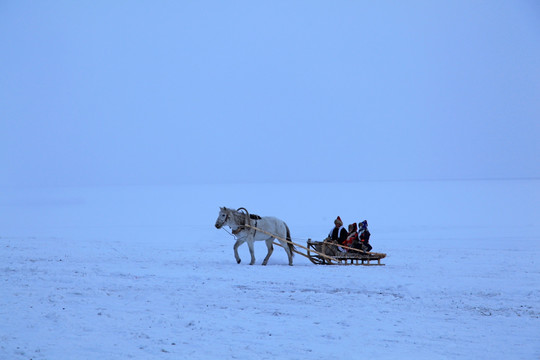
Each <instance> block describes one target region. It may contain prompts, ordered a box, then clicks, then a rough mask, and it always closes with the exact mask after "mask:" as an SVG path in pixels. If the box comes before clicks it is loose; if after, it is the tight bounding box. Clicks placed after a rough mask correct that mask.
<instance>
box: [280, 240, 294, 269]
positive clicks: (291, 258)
mask: <svg viewBox="0 0 540 360" xmlns="http://www.w3.org/2000/svg"><path fill="white" fill-rule="evenodd" d="M279 242H280V243H281V246H283V248H284V249H285V252H286V253H287V257H288V258H289V265H290V266H292V264H293V254H292V253H291V249H289V244H288V243H287V242H285V241H281V240H279Z"/></svg>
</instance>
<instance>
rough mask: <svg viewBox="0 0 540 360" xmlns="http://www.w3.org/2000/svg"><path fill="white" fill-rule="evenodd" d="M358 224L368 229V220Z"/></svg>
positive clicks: (361, 227)
mask: <svg viewBox="0 0 540 360" xmlns="http://www.w3.org/2000/svg"><path fill="white" fill-rule="evenodd" d="M358 225H359V226H360V229H367V220H364V221H362V222H359V223H358Z"/></svg>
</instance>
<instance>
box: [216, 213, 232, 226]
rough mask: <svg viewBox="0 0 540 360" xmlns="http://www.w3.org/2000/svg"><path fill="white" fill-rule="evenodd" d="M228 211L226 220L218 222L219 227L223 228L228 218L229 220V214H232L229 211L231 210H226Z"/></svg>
mask: <svg viewBox="0 0 540 360" xmlns="http://www.w3.org/2000/svg"><path fill="white" fill-rule="evenodd" d="M226 211H227V216H225V220H223V221H222V222H221V223H220V224H217V225H218V229H221V228H222V227H223V225H225V223H226V222H227V220H229V215H230V214H231V213H230V212H229V210H226Z"/></svg>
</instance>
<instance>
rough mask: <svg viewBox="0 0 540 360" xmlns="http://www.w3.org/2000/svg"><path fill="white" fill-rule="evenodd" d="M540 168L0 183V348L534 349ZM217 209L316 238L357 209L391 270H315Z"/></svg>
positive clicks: (2, 354) (308, 354)
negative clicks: (326, 180)
mask: <svg viewBox="0 0 540 360" xmlns="http://www.w3.org/2000/svg"><path fill="white" fill-rule="evenodd" d="M539 204H540V181H539V180H528V181H526V180H523V181H461V182H460V181H453V182H444V181H441V182H365V183H344V184H263V185H254V184H250V185H186V186H183V187H176V188H173V187H171V188H150V187H140V188H137V187H131V188H48V189H38V188H34V189H15V188H11V189H3V190H2V197H1V198H0V215H1V216H0V218H1V219H0V262H1V264H0V279H1V282H2V286H1V287H0V319H1V322H0V359H96V358H99V359H181V358H190V359H229V358H230V359H276V358H281V359H320V358H327V357H332V358H353V359H354V358H373V359H395V358H398V357H399V358H404V359H408V358H414V359H438V358H439V359H450V358H451V359H456V358H464V359H538V358H540V340H539V339H540V265H539V264H538V257H539V256H540V211H539ZM219 206H228V207H240V206H243V207H246V208H247V209H248V210H250V212H252V213H257V214H259V215H274V216H277V217H279V218H281V219H283V220H285V221H286V222H287V223H288V225H289V227H290V229H291V233H292V237H293V239H295V240H296V241H297V242H299V243H303V244H304V243H305V240H306V239H307V238H313V239H321V238H323V237H324V236H325V234H327V232H328V230H329V229H330V227H331V226H332V221H333V219H334V218H335V217H336V216H337V215H340V216H341V218H342V219H343V220H344V222H345V224H349V223H352V222H357V221H360V220H364V219H367V220H368V221H369V224H370V230H371V233H372V244H373V247H374V251H377V252H384V253H387V254H388V257H387V258H386V259H385V260H384V262H385V263H386V266H380V267H377V266H373V267H363V266H316V265H313V264H311V263H309V262H308V260H307V259H305V258H303V257H301V256H298V255H296V256H295V260H294V261H295V264H294V266H293V267H290V266H287V265H286V264H287V258H286V254H285V252H284V251H283V249H281V248H279V247H276V249H275V251H274V254H273V255H272V257H271V259H270V261H269V264H268V266H266V267H263V266H260V265H258V264H260V263H261V262H262V260H263V258H264V256H265V254H266V249H265V246H264V244H263V243H261V242H259V243H256V246H255V252H256V257H257V265H255V266H249V265H248V262H249V254H248V249H247V246H246V245H243V246H242V247H241V248H240V255H241V257H242V259H243V261H242V263H241V264H240V265H238V264H236V262H235V260H234V257H233V251H232V245H233V242H234V239H233V238H232V237H231V236H230V235H229V234H227V233H226V232H225V231H223V230H217V229H215V228H214V222H215V220H216V217H217V214H218V210H219Z"/></svg>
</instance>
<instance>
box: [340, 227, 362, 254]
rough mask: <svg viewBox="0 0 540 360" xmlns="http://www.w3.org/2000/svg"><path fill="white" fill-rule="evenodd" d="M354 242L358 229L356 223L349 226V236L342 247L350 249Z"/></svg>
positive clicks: (356, 238)
mask: <svg viewBox="0 0 540 360" xmlns="http://www.w3.org/2000/svg"><path fill="white" fill-rule="evenodd" d="M355 240H356V241H358V228H357V226H356V223H352V224H350V225H349V235H347V239H346V240H345V242H344V243H343V245H345V246H347V247H352V245H353V243H354V242H355ZM345 250H348V249H345Z"/></svg>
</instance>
